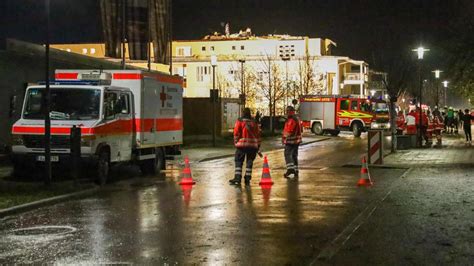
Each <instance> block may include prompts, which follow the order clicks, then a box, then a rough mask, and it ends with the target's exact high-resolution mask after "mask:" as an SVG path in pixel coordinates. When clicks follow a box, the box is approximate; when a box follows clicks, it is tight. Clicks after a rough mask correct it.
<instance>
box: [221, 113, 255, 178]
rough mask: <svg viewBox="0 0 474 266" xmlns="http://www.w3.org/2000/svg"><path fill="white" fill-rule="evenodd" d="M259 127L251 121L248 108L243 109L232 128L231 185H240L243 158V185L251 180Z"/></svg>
mask: <svg viewBox="0 0 474 266" xmlns="http://www.w3.org/2000/svg"><path fill="white" fill-rule="evenodd" d="M260 144H261V138H260V127H259V126H258V124H257V122H255V120H253V119H252V117H251V112H250V109H249V108H245V109H244V111H243V114H242V117H241V118H239V119H237V121H236V122H235V126H234V146H235V148H236V150H235V160H234V161H235V175H234V178H233V179H231V180H229V183H230V184H231V185H240V182H241V179H242V166H243V165H244V161H245V158H247V165H246V169H245V176H244V179H245V185H247V186H248V185H250V179H252V168H253V161H254V160H255V157H257V153H258V150H259V149H260Z"/></svg>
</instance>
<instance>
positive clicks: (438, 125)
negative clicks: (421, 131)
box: [433, 115, 444, 130]
mask: <svg viewBox="0 0 474 266" xmlns="http://www.w3.org/2000/svg"><path fill="white" fill-rule="evenodd" d="M433 124H434V129H435V130H443V129H444V123H443V119H442V118H441V117H440V116H438V115H434V116H433Z"/></svg>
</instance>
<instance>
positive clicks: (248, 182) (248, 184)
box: [244, 174, 252, 186]
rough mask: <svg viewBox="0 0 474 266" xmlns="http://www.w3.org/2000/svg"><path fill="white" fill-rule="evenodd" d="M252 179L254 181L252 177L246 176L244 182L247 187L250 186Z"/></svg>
mask: <svg viewBox="0 0 474 266" xmlns="http://www.w3.org/2000/svg"><path fill="white" fill-rule="evenodd" d="M250 179H252V176H250V175H247V174H245V176H244V180H245V185H246V186H250Z"/></svg>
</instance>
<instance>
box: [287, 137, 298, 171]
mask: <svg viewBox="0 0 474 266" xmlns="http://www.w3.org/2000/svg"><path fill="white" fill-rule="evenodd" d="M299 146H300V145H299V144H285V162H286V169H287V170H288V171H295V172H298V147H299Z"/></svg>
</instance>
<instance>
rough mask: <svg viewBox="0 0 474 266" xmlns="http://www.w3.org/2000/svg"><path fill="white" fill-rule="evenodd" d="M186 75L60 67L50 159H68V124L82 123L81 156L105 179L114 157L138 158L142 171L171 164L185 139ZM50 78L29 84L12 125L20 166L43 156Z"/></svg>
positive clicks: (115, 160) (53, 94) (16, 166)
mask: <svg viewBox="0 0 474 266" xmlns="http://www.w3.org/2000/svg"><path fill="white" fill-rule="evenodd" d="M182 84H183V81H182V79H181V77H178V76H171V75H167V74H161V73H150V72H146V71H141V70H56V73H55V81H54V82H51V84H50V90H51V108H50V110H51V112H50V117H51V161H52V162H53V164H61V163H66V164H67V162H68V161H69V160H70V131H71V128H72V127H73V126H74V125H75V126H77V127H80V128H81V135H82V138H81V162H83V163H88V164H87V165H89V166H91V167H93V169H94V172H95V173H96V176H97V181H98V182H99V183H101V184H104V183H105V182H106V180H107V177H108V175H109V169H110V166H111V164H115V163H119V162H135V163H137V164H138V165H139V166H140V168H141V170H142V172H143V173H144V174H154V173H156V172H158V171H160V170H161V169H164V168H165V165H166V163H165V158H166V156H168V155H176V154H178V153H179V145H181V144H182V143H183V87H182ZM44 90H45V86H44V85H33V86H29V87H28V88H27V89H26V94H25V100H24V103H23V110H22V114H21V119H20V120H18V121H17V122H16V123H15V124H14V125H13V127H12V159H13V163H14V169H15V172H16V173H22V172H23V173H24V172H25V171H26V172H28V171H31V170H32V169H33V167H34V166H37V165H39V164H41V163H42V162H43V163H44V159H45V156H44V132H45V130H44V112H43V110H44V109H43V97H44Z"/></svg>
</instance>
